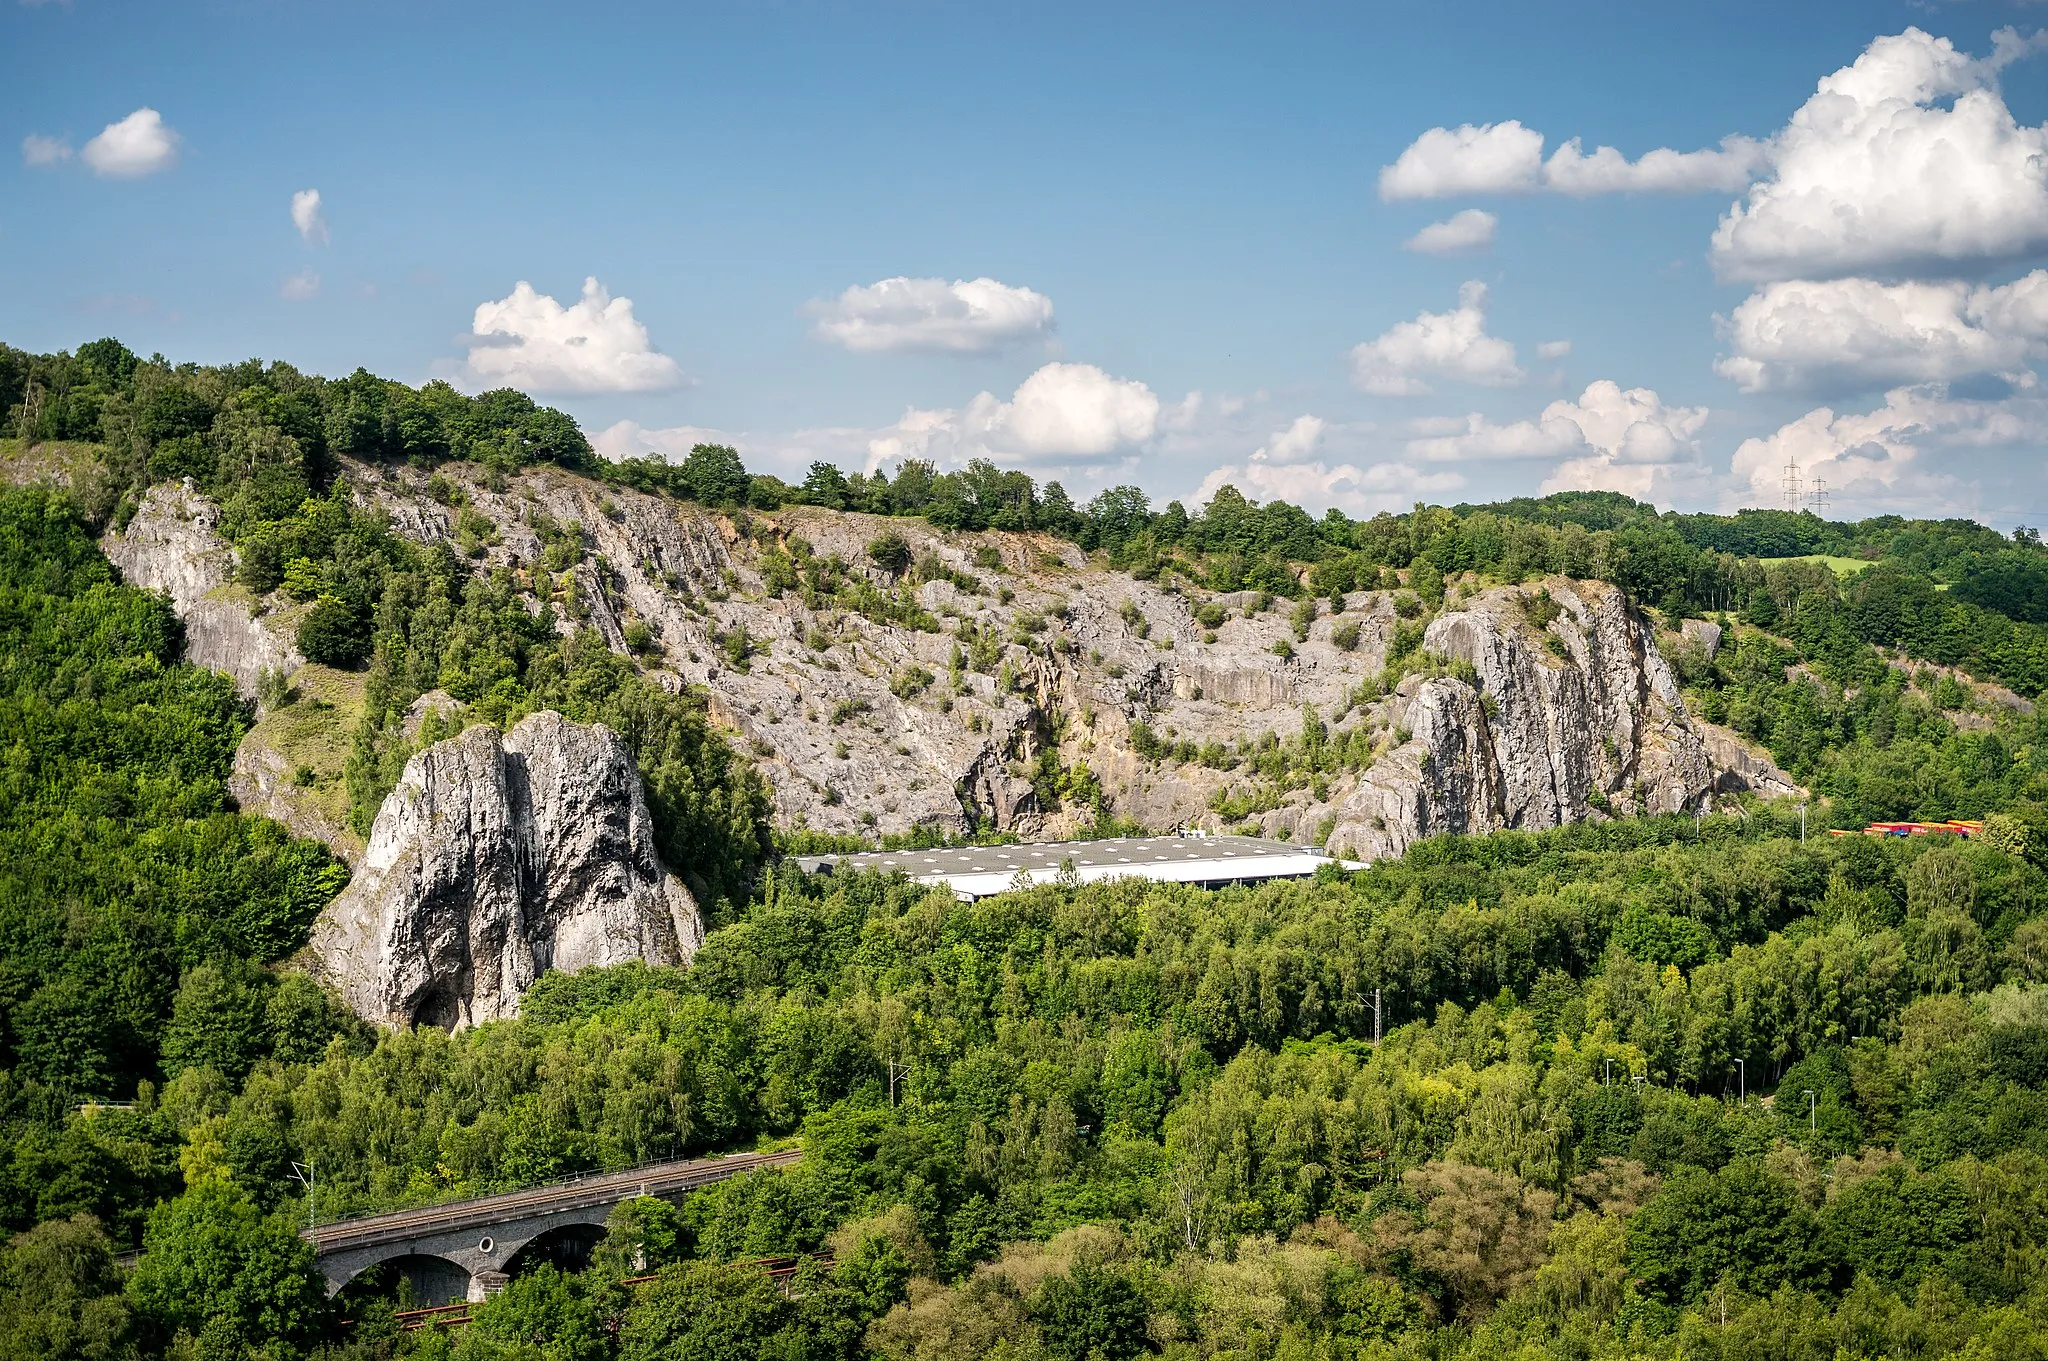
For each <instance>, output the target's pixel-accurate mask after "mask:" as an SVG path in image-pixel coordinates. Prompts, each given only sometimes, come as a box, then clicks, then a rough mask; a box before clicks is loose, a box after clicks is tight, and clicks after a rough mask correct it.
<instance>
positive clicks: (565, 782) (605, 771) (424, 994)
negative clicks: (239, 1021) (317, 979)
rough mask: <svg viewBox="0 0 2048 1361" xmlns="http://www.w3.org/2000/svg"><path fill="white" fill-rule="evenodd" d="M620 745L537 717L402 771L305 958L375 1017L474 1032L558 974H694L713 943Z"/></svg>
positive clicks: (613, 738) (453, 745) (437, 750)
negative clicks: (702, 949) (623, 968)
mask: <svg viewBox="0 0 2048 1361" xmlns="http://www.w3.org/2000/svg"><path fill="white" fill-rule="evenodd" d="M703 931H704V928H703V922H702V920H701V919H700V918H699V916H698V914H697V905H696V903H695V901H694V900H693V899H692V898H691V897H690V893H689V890H688V889H686V888H684V886H683V884H682V882H681V881H680V880H678V879H677V878H676V877H675V876H674V875H673V874H671V873H669V871H668V868H667V867H666V866H665V865H663V864H662V862H661V857H660V855H659V854H658V853H657V851H656V850H655V844H654V828H653V823H652V821H651V820H650V818H649V816H648V811H647V802H646V798H645V796H644V795H643V794H642V792H641V787H640V775H639V772H638V771H637V770H636V769H635V767H634V764H633V759H632V755H631V753H630V752H628V751H627V749H626V745H625V743H624V742H622V741H621V740H620V739H619V737H618V736H617V734H615V733H612V732H611V731H609V730H607V729H605V728H602V727H598V726H585V725H581V724H577V723H572V722H570V721H569V720H567V719H565V718H563V717H562V716H561V715H560V714H556V713H538V714H533V715H531V716H529V717H527V718H526V719H524V720H522V721H521V722H520V723H519V724H518V725H517V726H515V727H514V728H512V730H511V731H510V732H506V733H502V734H501V733H500V732H498V730H497V729H495V728H492V727H489V726H487V725H479V726H477V727H473V728H470V729H468V730H467V731H465V732H463V733H461V734H460V735H459V736H456V737H452V738H449V739H448V740H447V741H444V742H440V743H437V744H435V745H434V746H431V747H429V748H427V749H426V750H425V751H422V752H420V753H419V754H418V755H416V756H414V757H413V758H412V759H411V760H410V761H409V762H407V763H406V767H405V774H404V776H403V777H402V778H401V779H400V780H399V783H398V787H397V788H396V789H395V790H393V791H392V793H391V795H390V796H389V797H388V798H386V799H385V801H384V805H383V808H382V810H381V811H380V812H379V813H378V815H377V821H376V824H375V826H374V827H373V828H372V830H371V832H370V841H369V848H368V850H367V852H366V853H365V855H364V857H363V861H362V864H361V866H360V868H359V869H358V870H357V872H356V876H355V878H354V880H353V881H352V882H351V883H350V884H349V887H348V889H347V890H346V891H345V892H344V893H343V894H342V895H341V896H340V897H339V898H337V899H335V901H334V902H333V903H332V904H330V905H329V906H328V908H327V910H326V911H325V912H324V913H322V914H321V917H320V920H319V922H318V923H317V924H316V925H315V927H314V929H313V939H312V944H311V946H310V947H309V953H310V955H311V957H312V959H313V961H314V963H315V965H316V967H317V969H318V970H319V971H320V972H321V973H322V974H324V975H325V976H326V977H327V978H328V980H329V981H331V982H332V983H333V984H334V985H335V986H336V988H337V989H338V990H339V991H340V992H341V993H342V995H343V996H344V997H345V998H347V1000H348V1002H349V1005H350V1006H351V1007H353V1008H354V1009H355V1010H356V1012H357V1013H358V1014H360V1015H362V1016H364V1017H365V1018H367V1019H369V1020H372V1021H376V1022H378V1023H380V1024H385V1025H408V1024H413V1023H424V1024H433V1025H444V1026H458V1027H459V1026H465V1025H476V1024H480V1023H482V1022H484V1021H490V1020H495V1019H498V1018H501V1017H506V1016H511V1015H514V1014H516V1013H517V1011H518V1008H519V999H520V996H521V994H523V993H524V992H525V990H526V988H527V987H528V986H529V985H530V984H531V983H532V982H533V981H534V979H536V978H538V977H539V976H540V974H541V973H542V972H543V971H545V970H547V969H550V968H554V969H561V970H564V971H568V972H573V971H575V970H577V969H582V968H588V967H591V966H598V965H609V964H619V963H623V962H625V961H627V960H634V959H638V960H644V961H646V962H648V963H650V964H685V963H688V962H689V959H690V956H691V955H692V954H693V953H694V952H695V950H696V948H697V945H698V943H699V942H700V941H701V940H702V939H703Z"/></svg>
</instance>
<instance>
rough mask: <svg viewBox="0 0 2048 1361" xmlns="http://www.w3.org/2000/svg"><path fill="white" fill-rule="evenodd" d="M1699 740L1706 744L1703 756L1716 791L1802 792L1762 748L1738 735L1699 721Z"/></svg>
mask: <svg viewBox="0 0 2048 1361" xmlns="http://www.w3.org/2000/svg"><path fill="white" fill-rule="evenodd" d="M1699 728H1700V739H1701V741H1702V742H1704V743H1705V744H1706V748H1707V759H1708V760H1709V761H1711V762H1712V763H1713V766H1714V771H1715V776H1714V790H1715V792H1716V793H1720V794H1740V793H1744V792H1750V793H1757V794H1762V795H1765V796H1766V797H1769V798H1784V797H1786V796H1787V795H1791V794H1804V793H1805V792H1806V790H1805V788H1804V787H1803V786H1802V785H1801V784H1800V783H1799V782H1798V781H1797V780H1795V779H1793V778H1792V777H1791V776H1790V775H1788V774H1786V773H1785V771H1783V770H1782V769H1780V768H1779V766H1778V763H1777V762H1776V761H1774V760H1772V759H1771V755H1770V753H1769V752H1767V751H1763V750H1761V749H1759V748H1757V747H1754V746H1752V745H1751V744H1749V743H1748V742H1745V741H1743V740H1742V736H1741V734H1739V733H1737V732H1736V731H1735V730H1734V729H1732V728H1724V727H1722V726H1721V725H1720V724H1718V723H1701V724H1700V725H1699Z"/></svg>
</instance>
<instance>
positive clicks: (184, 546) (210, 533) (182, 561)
mask: <svg viewBox="0 0 2048 1361" xmlns="http://www.w3.org/2000/svg"><path fill="white" fill-rule="evenodd" d="M219 524H220V507H219V506H217V505H215V504H214V503H213V502H212V501H210V500H208V499H207V498H206V497H204V496H201V495H199V494H198V493H197V492H195V491H193V490H192V488H191V486H190V485H189V483H188V484H185V485H180V484H178V483H174V482H163V483H158V484H157V485H156V486H154V487H151V488H150V489H149V492H148V494H147V495H145V496H144V497H143V498H142V506H141V508H140V509H138V510H137V511H136V513H135V518H134V519H132V520H130V521H129V522H128V528H127V529H126V530H123V531H121V532H118V533H116V532H114V531H111V530H110V531H108V533H107V535H106V537H105V538H104V539H103V540H102V541H101V543H100V548H101V549H102V551H104V552H105V553H106V555H107V558H108V560H109V561H111V562H112V563H113V564H114V566H116V567H118V568H120V569H121V576H122V577H123V579H125V580H126V581H127V582H128V583H129V584H130V585H133V586H140V587H142V588H143V589H144V590H150V591H162V592H164V593H165V594H166V595H168V596H170V598H171V605H172V607H173V608H174V609H176V610H177V612H178V617H179V618H180V619H182V620H183V621H184V623H185V657H186V660H188V661H191V662H194V663H196V664H198V665H200V666H204V667H210V668H211V669H213V670H215V671H225V672H227V674H228V675H229V676H231V677H233V678H234V682H235V686H236V688H237V689H239V690H240V691H241V692H242V693H243V695H245V696H248V697H252V698H253V697H254V696H255V693H256V679H257V677H258V676H260V675H262V673H263V672H264V671H265V670H270V671H276V672H279V673H280V674H290V673H291V672H293V671H295V670H297V669H298V668H299V667H301V666H303V665H305V661H306V659H305V658H304V657H301V656H300V655H299V652H298V649H297V648H296V647H294V646H292V644H291V643H290V642H288V641H287V640H286V637H285V635H284V634H283V633H282V632H278V631H274V630H273V629H271V628H270V627H269V626H268V625H267V624H266V623H265V622H264V621H263V620H262V619H259V618H257V616H256V614H255V612H254V611H253V610H252V609H251V608H250V600H249V598H248V595H247V593H246V592H244V591H242V590H240V589H239V588H238V587H236V586H235V584H234V580H235V554H234V550H233V549H232V548H230V547H229V546H228V544H227V541H226V540H224V539H222V538H221V536H220V532H219V530H218V528H217V526H218V525H219Z"/></svg>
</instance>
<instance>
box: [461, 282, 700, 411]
mask: <svg viewBox="0 0 2048 1361" xmlns="http://www.w3.org/2000/svg"><path fill="white" fill-rule="evenodd" d="M470 330H471V334H472V340H471V346H470V351H469V359H468V363H467V369H468V377H469V378H470V379H472V380H473V381H475V382H477V383H479V384H481V385H483V386H486V387H516V388H524V389H526V390H528V391H532V392H580V393H600V392H663V391H666V390H668V389H670V388H677V387H681V386H683V385H684V383H685V379H684V377H683V372H682V370H681V369H680V368H678V367H677V366H676V361H675V360H673V359H670V358H669V357H668V356H667V355H665V354H662V353H660V352H659V351H657V350H656V349H655V348H654V346H653V344H652V342H650V341H649V339H648V337H647V328H646V327H645V326H643V325H641V324H640V321H639V319H638V318H636V317H635V316H634V315H633V302H632V300H631V299H630V298H614V297H612V296H611V294H609V293H607V292H606V291H605V287H604V285H603V284H601V283H599V282H598V281H597V280H596V279H594V278H589V279H585V280H584V281H583V296H582V297H581V298H579V299H577V300H576V302H574V303H573V304H571V305H570V306H567V307H564V306H562V304H560V303H558V302H556V301H555V300H554V299H553V298H552V297H550V296H549V295H547V294H545V293H539V292H536V291H534V287H533V285H532V284H529V283H527V282H526V281H525V280H524V279H522V280H520V281H519V284H518V286H517V287H515V288H514V289H513V290H512V292H511V294H510V295H509V296H507V297H504V298H501V299H498V300H497V301H494V302H484V303H479V304H477V309H476V317H475V320H474V322H473V323H472V324H471V327H470Z"/></svg>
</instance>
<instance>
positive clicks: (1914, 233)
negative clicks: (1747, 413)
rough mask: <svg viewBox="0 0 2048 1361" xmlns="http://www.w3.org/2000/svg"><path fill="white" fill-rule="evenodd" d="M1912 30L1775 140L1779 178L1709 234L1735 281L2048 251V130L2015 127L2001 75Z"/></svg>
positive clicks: (2014, 41)
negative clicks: (2045, 249)
mask: <svg viewBox="0 0 2048 1361" xmlns="http://www.w3.org/2000/svg"><path fill="white" fill-rule="evenodd" d="M2037 45H2038V44H2037V43H2032V42H2028V41H2023V40H2021V39H2019V38H2017V37H2016V36H2015V35H2014V34H2013V33H2012V31H2011V30H2009V29H2008V30H2004V31H2002V32H2001V33H2000V34H1999V35H1998V38H1997V47H1996V50H1995V51H1994V53H1993V55H1991V56H1990V57H1987V58H1984V59H1981V60H1980V59H1976V58H1973V57H1971V56H1969V55H1968V54H1966V53H1962V52H1958V51H1957V50H1956V49H1955V46H1954V44H1952V43H1951V42H1950V41H1949V40H1948V39H1946V38H1936V37H1933V36H1931V35H1929V34H1927V33H1923V32H1921V31H1920V30H1919V29H1917V28H1909V29H1907V30H1906V31H1905V32H1904V33H1900V34H1896V35H1893V36H1889V37H1882V38H1878V39H1876V40H1875V41H1874V42H1872V43H1871V44H1870V46H1869V47H1868V48H1866V49H1865V50H1864V52H1863V54H1862V55H1861V56H1859V57H1858V58H1857V59H1856V61H1855V62H1854V63H1853V64H1852V65H1849V66H1846V67H1844V68H1842V69H1841V70H1839V71H1836V72H1834V73H1833V74H1832V75H1829V76H1827V77H1825V78H1824V79H1822V80H1821V82H1820V85H1819V88H1818V90H1816V92H1815V93H1814V95H1813V97H1812V98H1810V99H1808V100H1807V101H1806V103H1805V104H1804V105H1803V106H1801V107H1800V109H1799V110H1798V111H1797V112H1796V113H1794V114H1793V115H1792V119H1791V121H1790V122H1789V123H1788V124H1787V125H1786V126H1785V127H1784V128H1783V129H1782V130H1780V131H1779V132H1778V133H1777V134H1776V135H1775V136H1774V137H1773V138H1772V139H1771V142H1770V163H1771V168H1770V173H1769V175H1768V177H1767V178H1765V179H1763V180H1761V181H1760V182H1759V183H1758V184H1756V185H1755V186H1754V187H1753V188H1752V189H1751V190H1750V191H1749V194H1748V196H1747V198H1746V199H1745V200H1744V201H1742V202H1739V203H1737V204H1735V205H1734V206H1732V207H1731V208H1730V209H1729V210H1728V212H1727V214H1726V215H1725V216H1724V217H1723V218H1722V219H1721V223H1720V226H1719V228H1718V229H1717V230H1716V231H1715V233H1714V238H1713V247H1712V257H1713V261H1714V266H1715V269H1716V270H1717V271H1718V272H1719V273H1720V274H1721V275H1722V276H1723V277H1726V278H1733V279H1757V280H1761V279H1793V278H1807V279H1812V278H1833V277H1839V276H1842V275H1846V274H1858V273H1873V274H1883V275H1901V274H1915V273H1921V274H1925V273H1935V274H1939V273H1943V272H1950V271H1953V270H1955V269H1957V268H1959V267H1966V266H1970V265H1976V264H1981V263H1983V262H1986V261H2000V260H2011V259H2018V258H2021V257H2023V256H2025V255H2028V254H2031V253H2033V252H2036V251H2039V250H2041V249H2042V248H2044V247H2048V126H2043V127H2027V126H2023V125H2021V124H2019V123H2018V122H2016V121H2015V119H2014V117H2013V114H2012V111H2011V110H2010V109H2009V108H2007V107H2006V103H2005V100H2004V98H2003V97H2002V96H2001V94H2000V93H1999V87H1998V73H1999V71H2000V70H2001V69H2002V68H2003V67H2004V66H2006V65H2008V64H2010V63H2011V62H2013V61H2016V60H2018V59H2020V58H2021V57H2023V56H2025V55H2027V53H2028V52H2029V51H2031V50H2032V49H2033V48H2034V47H2035V46H2037Z"/></svg>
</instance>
